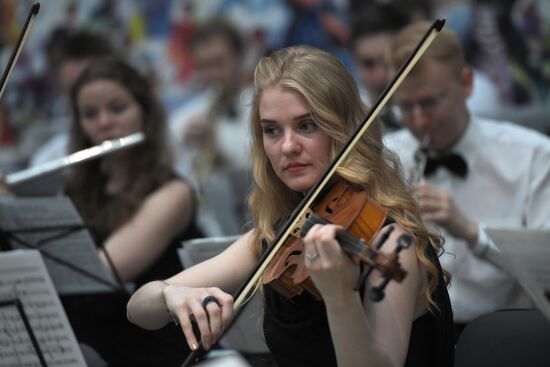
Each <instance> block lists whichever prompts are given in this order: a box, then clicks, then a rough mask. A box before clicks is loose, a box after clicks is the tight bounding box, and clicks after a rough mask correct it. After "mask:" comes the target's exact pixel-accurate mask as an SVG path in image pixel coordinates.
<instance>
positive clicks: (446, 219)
mask: <svg viewBox="0 0 550 367" xmlns="http://www.w3.org/2000/svg"><path fill="white" fill-rule="evenodd" d="M413 195H414V197H415V198H416V199H417V200H418V204H419V206H420V213H421V215H422V219H423V220H424V221H431V222H433V223H435V224H437V225H439V226H441V227H443V228H445V229H446V230H447V232H449V234H451V235H452V236H454V237H457V238H462V239H464V240H466V241H467V242H468V244H469V245H470V246H474V245H475V244H476V243H477V238H478V224H477V223H475V222H474V221H472V220H470V219H469V218H468V217H467V216H466V215H464V214H463V213H462V212H461V211H460V210H459V209H458V208H457V206H456V205H455V202H454V200H453V198H452V197H451V195H450V194H449V193H448V192H446V191H443V190H441V189H440V188H438V187H437V186H434V185H432V184H430V183H427V182H424V183H421V184H419V185H416V186H414V187H413Z"/></svg>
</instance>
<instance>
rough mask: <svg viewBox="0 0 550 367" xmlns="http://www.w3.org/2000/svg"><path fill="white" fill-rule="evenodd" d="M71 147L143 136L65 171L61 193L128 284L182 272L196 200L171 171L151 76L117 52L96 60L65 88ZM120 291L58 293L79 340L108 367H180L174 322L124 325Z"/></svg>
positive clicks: (181, 353) (123, 296)
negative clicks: (155, 327)
mask: <svg viewBox="0 0 550 367" xmlns="http://www.w3.org/2000/svg"><path fill="white" fill-rule="evenodd" d="M70 105H71V110H72V117H73V124H72V125H71V129H70V152H71V153H72V152H76V151H79V150H82V149H85V148H88V147H90V146H93V145H97V144H100V143H101V142H103V141H105V140H108V139H115V138H121V137H124V136H127V135H130V134H133V133H137V132H140V131H141V132H143V133H144V134H145V141H144V142H143V143H140V144H139V145H136V146H132V147H130V148H127V149H124V150H121V151H117V152H115V153H111V154H109V155H106V156H103V157H101V158H98V159H95V160H91V161H89V162H86V163H84V164H81V165H77V166H75V167H73V168H72V170H71V174H70V176H69V179H68V182H67V186H66V194H67V195H68V196H69V197H70V198H71V199H72V201H73V202H74V204H75V207H76V208H77V209H78V211H79V213H80V215H81V216H82V218H83V221H84V223H86V225H87V227H88V228H89V230H90V232H91V234H92V237H93V238H94V240H95V242H96V244H97V246H98V248H99V253H100V258H101V259H102V260H103V262H104V263H105V266H106V267H107V268H108V269H110V270H111V272H112V273H113V275H114V276H115V279H118V280H119V281H120V282H121V283H122V284H128V283H133V284H135V285H136V286H139V285H140V284H144V283H146V282H149V281H152V280H156V279H162V278H165V277H167V276H170V275H171V274H173V273H174V272H175V271H176V272H177V271H180V270H181V264H180V262H179V257H178V255H177V248H178V247H179V246H180V244H181V241H182V240H185V239H190V238H195V237H199V236H200V233H199V232H198V231H197V230H196V227H195V225H194V222H195V210H196V198H195V197H194V193H193V190H192V189H191V185H189V183H188V182H187V181H186V180H185V179H183V178H181V177H179V176H178V175H176V174H175V173H174V170H173V163H172V159H171V155H170V149H169V145H168V144H167V142H166V134H165V133H166V130H165V120H166V118H165V112H164V109H163V107H162V106H161V105H160V102H159V101H158V100H157V97H156V96H155V95H154V93H153V90H152V88H151V85H150V82H149V80H148V79H147V78H145V77H144V76H142V75H141V74H139V73H138V72H137V71H136V69H134V68H133V67H131V66H130V65H128V64H127V63H125V62H124V61H121V60H119V59H117V58H113V57H108V58H99V59H96V60H94V61H93V62H91V63H90V64H89V65H88V66H87V67H86V69H84V71H82V72H80V73H79V76H78V78H77V79H76V82H74V83H73V85H72V87H71V91H70ZM127 301H128V295H127V294H126V293H125V292H123V291H121V292H119V293H102V294H81V295H74V296H64V297H62V302H63V305H64V307H65V310H66V311H67V315H68V317H69V320H70V322H71V325H72V327H73V329H74V331H75V334H76V337H77V339H78V340H79V341H80V342H81V343H84V344H87V345H89V346H91V347H92V348H93V349H95V350H96V351H97V352H98V353H99V354H100V355H101V357H102V358H104V359H105V361H106V362H107V363H108V364H109V366H153V365H162V366H179V364H181V362H182V361H183V360H184V359H185V355H186V353H187V351H186V348H185V347H184V341H183V340H182V338H181V336H180V335H179V334H178V330H177V328H175V327H168V328H165V329H163V330H161V331H159V332H158V333H156V334H147V333H144V332H143V331H142V330H140V329H139V328H137V327H134V326H132V325H130V324H129V323H128V322H127V321H126V310H125V304H126V302H127Z"/></svg>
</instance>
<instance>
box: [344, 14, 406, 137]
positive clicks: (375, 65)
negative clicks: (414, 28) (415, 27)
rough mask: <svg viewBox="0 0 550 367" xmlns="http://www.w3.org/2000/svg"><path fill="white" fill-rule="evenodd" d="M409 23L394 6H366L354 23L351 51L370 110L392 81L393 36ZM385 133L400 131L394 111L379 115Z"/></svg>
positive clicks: (389, 108)
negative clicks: (390, 58)
mask: <svg viewBox="0 0 550 367" xmlns="http://www.w3.org/2000/svg"><path fill="white" fill-rule="evenodd" d="M408 22H409V19H408V17H407V16H406V15H405V14H403V13H401V12H399V11H398V10H397V9H395V8H394V7H393V5H391V4H378V3H372V4H368V5H365V6H364V7H363V8H362V10H361V12H360V13H359V15H357V16H356V17H355V18H354V19H353V22H352V23H353V24H352V31H351V51H352V54H353V60H354V65H355V69H356V70H357V72H358V75H359V78H360V79H361V83H362V85H361V86H360V89H361V90H363V91H364V92H366V93H364V94H363V95H364V98H363V99H364V101H365V103H366V104H367V105H368V106H371V105H372V104H373V103H374V102H375V101H376V100H377V98H378V97H379V96H380V94H382V92H383V91H384V88H386V85H387V84H388V83H389V81H390V79H391V75H390V65H389V59H388V53H389V46H390V44H391V39H392V37H393V35H394V34H395V33H396V32H398V31H399V30H400V29H402V28H403V27H404V26H405V25H407V24H408ZM380 120H381V121H382V123H383V125H384V131H394V130H397V129H399V128H400V127H401V124H400V122H399V119H398V117H397V116H396V113H395V111H392V107H391V106H389V107H388V108H384V110H383V111H382V113H381V114H380Z"/></svg>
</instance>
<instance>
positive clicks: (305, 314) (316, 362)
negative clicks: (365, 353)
mask: <svg viewBox="0 0 550 367" xmlns="http://www.w3.org/2000/svg"><path fill="white" fill-rule="evenodd" d="M429 249H430V250H429V251H428V254H429V257H430V260H431V261H432V262H433V263H434V264H435V265H436V266H437V268H438V271H439V282H438V286H437V288H436V290H435V292H434V294H433V298H434V301H435V302H436V303H437V305H438V306H439V309H440V312H437V311H435V312H434V313H430V312H428V313H426V314H425V315H423V316H421V317H419V318H418V319H416V320H415V321H414V322H413V326H412V331H411V337H410V341H409V350H408V353H407V360H406V363H405V366H407V367H411V366H423V367H429V366H438V367H439V366H452V364H453V353H454V326H453V318H452V311H451V304H450V301H449V295H448V293H447V288H446V285H445V282H444V280H443V273H442V271H441V266H440V265H439V260H438V258H437V255H436V254H435V251H434V250H433V248H431V247H430V248H429ZM360 296H361V295H360V294H359V293H357V297H360ZM265 298H266V307H265V310H266V312H265V316H264V333H265V339H266V342H267V345H268V347H269V349H270V350H271V353H272V354H273V357H274V358H275V359H276V360H277V362H278V364H279V367H294V366H296V367H298V366H300V367H301V366H320V367H325V366H326V367H334V366H336V355H335V352H334V346H333V344H332V339H331V336H330V330H329V325H328V320H327V314H326V310H325V305H324V303H323V302H322V301H317V300H316V299H315V298H313V297H312V296H310V295H309V293H307V292H303V293H302V294H301V295H299V296H297V297H294V298H293V299H292V300H287V299H286V298H284V297H282V296H280V295H279V294H278V293H277V292H276V291H275V290H274V289H273V288H271V287H270V286H266V287H265ZM382 302H383V300H382Z"/></svg>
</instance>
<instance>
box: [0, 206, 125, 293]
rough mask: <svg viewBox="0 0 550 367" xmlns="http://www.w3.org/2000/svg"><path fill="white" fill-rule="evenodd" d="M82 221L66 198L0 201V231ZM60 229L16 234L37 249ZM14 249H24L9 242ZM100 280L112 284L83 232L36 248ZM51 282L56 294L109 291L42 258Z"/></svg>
mask: <svg viewBox="0 0 550 367" xmlns="http://www.w3.org/2000/svg"><path fill="white" fill-rule="evenodd" d="M80 225H82V220H81V219H80V216H79V215H78V212H77V211H76V209H75V208H74V206H73V204H72V202H71V200H70V199H69V198H68V197H61V196H59V197H43V198H11V197H5V198H0V228H2V229H3V230H4V231H6V232H9V231H12V230H17V229H24V228H41V227H52V226H61V227H65V228H67V227H70V226H80ZM63 232H66V231H64V230H63V229H56V230H47V231H46V230H45V231H39V232H36V233H16V235H17V236H18V237H20V238H22V239H24V240H25V241H26V242H28V243H30V244H32V245H37V244H39V243H40V241H44V240H47V239H48V237H51V236H53V235H56V234H63ZM10 244H11V245H12V247H14V248H21V249H24V248H25V246H23V245H21V244H18V243H17V242H15V241H11V242H10ZM39 248H40V249H41V250H42V249H43V250H44V251H47V252H48V253H50V254H52V255H54V256H56V257H59V258H61V259H63V260H65V261H67V262H69V263H71V264H74V265H76V266H78V267H79V268H81V269H84V270H85V271H87V272H89V273H92V274H94V275H96V276H98V277H100V278H101V279H103V280H105V281H108V282H110V283H111V284H116V283H115V282H114V280H113V279H112V278H111V276H110V274H109V273H108V272H107V270H106V269H105V266H104V265H103V263H102V262H101V260H100V259H99V255H98V251H97V249H96V247H95V244H94V242H93V240H92V237H91V236H90V234H89V232H88V231H87V230H86V229H84V228H83V229H80V230H75V231H73V232H71V233H68V234H66V235H64V236H62V237H59V238H56V239H54V240H50V241H48V242H46V243H44V244H43V245H41V246H40V247H39ZM43 258H44V262H45V263H46V267H47V268H48V270H49V273H50V276H51V277H52V281H53V283H54V284H55V287H56V289H57V291H58V293H59V294H62V295H68V294H78V293H95V292H108V291H111V290H112V288H111V287H109V286H108V285H105V284H103V283H100V282H98V281H96V280H94V279H90V278H89V277H86V276H84V275H82V274H79V273H78V272H76V271H74V270H73V269H70V268H68V267H66V266H64V265H62V264H59V263H58V262H56V261H54V260H52V259H49V258H48V257H47V256H43Z"/></svg>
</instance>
